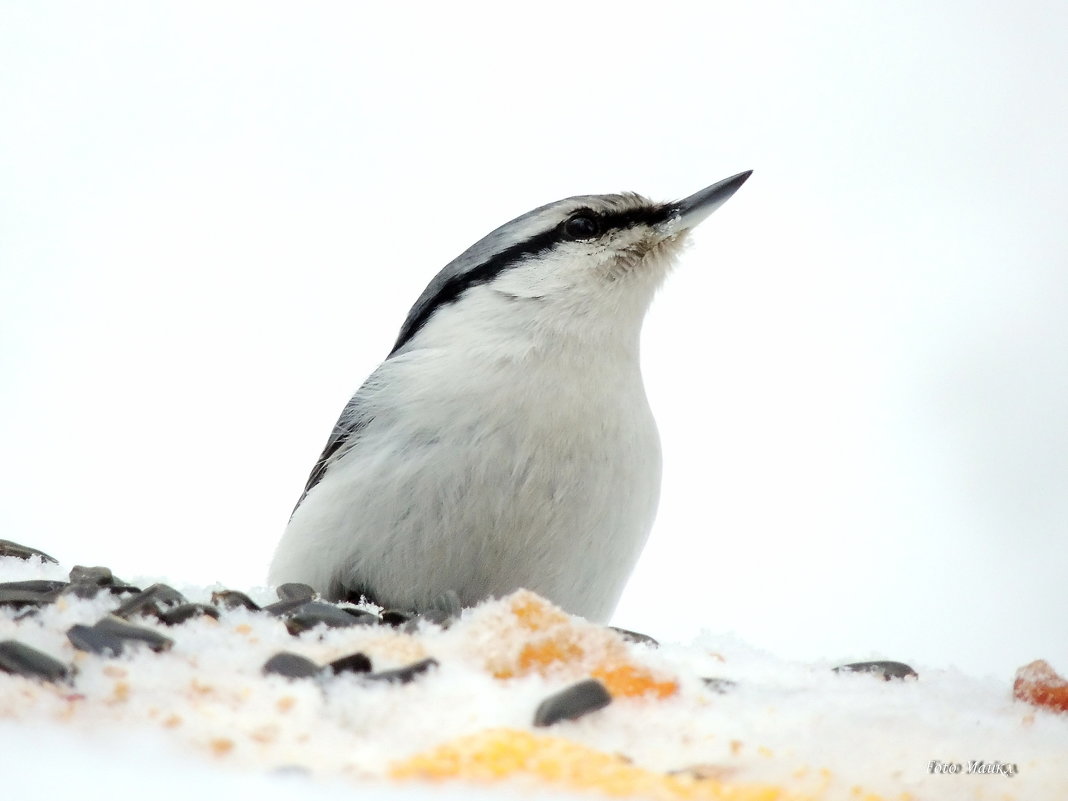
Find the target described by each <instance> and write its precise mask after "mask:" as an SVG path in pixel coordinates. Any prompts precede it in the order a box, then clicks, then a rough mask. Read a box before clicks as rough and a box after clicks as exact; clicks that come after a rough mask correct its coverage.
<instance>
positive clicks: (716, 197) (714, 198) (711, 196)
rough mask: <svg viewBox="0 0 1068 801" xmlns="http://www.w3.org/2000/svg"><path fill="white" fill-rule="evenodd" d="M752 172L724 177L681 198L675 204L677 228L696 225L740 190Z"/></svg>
mask: <svg viewBox="0 0 1068 801" xmlns="http://www.w3.org/2000/svg"><path fill="white" fill-rule="evenodd" d="M752 174H753V171H752V170H746V171H745V172H740V173H738V174H737V175H732V176H731V177H730V178H724V179H723V180H722V181H720V182H719V183H715V184H712V186H709V187H705V188H704V189H702V190H701V191H700V192H697V193H695V194H692V195H690V196H689V197H688V198H686V199H685V200H680V201H679V202H678V203H675V204H673V206H674V214H672V219H674V220H675V221H676V226H677V227H676V228H675V230H676V231H687V230H689V229H690V228H693V227H694V226H696V225H697V224H698V223H699V222H701V221H702V220H704V219H705V217H707V216H708V215H709V214H711V213H712V212H714V211H715V210H716V209H718V208H719V207H720V206H722V205H723V204H724V203H726V202H727V201H728V200H729V199H730V197H731V195H733V194H734V193H735V192H737V191H738V187H740V186H741V185H742V184H744V183H745V182H746V179H748V178H749V176H750V175H752Z"/></svg>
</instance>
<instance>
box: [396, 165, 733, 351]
mask: <svg viewBox="0 0 1068 801" xmlns="http://www.w3.org/2000/svg"><path fill="white" fill-rule="evenodd" d="M750 174H751V171H750V172H743V173H739V174H738V175H735V176H732V177H730V178H727V179H725V180H722V181H720V182H719V183H716V184H713V185H712V186H709V187H707V188H705V189H702V190H701V191H700V192H697V193H696V194H694V195H691V196H690V197H688V198H686V199H684V200H679V201H672V202H667V203H655V202H653V201H651V200H648V199H647V198H644V197H642V196H641V195H636V194H631V193H627V194H619V195H584V196H578V197H571V198H567V199H565V200H559V201H557V202H555V203H550V204H548V205H546V206H541V207H540V208H537V209H534V210H533V211H530V212H527V213H526V214H524V215H522V216H520V217H517V218H516V219H514V220H512V221H511V222H509V223H506V224H504V225H502V226H501V227H500V228H497V229H496V230H495V231H492V232H491V233H489V234H487V235H486V236H485V237H483V238H482V239H480V240H479V241H478V242H476V243H475V244H474V245H472V246H471V247H470V248H468V249H467V250H465V251H464V252H463V253H462V254H460V256H458V257H457V258H456V259H454V260H453V261H452V262H450V263H449V264H448V265H446V267H445V268H444V269H443V270H442V271H441V272H440V273H438V274H437V275H436V276H435V277H434V279H433V280H432V281H431V282H430V284H429V285H428V286H427V288H426V289H425V290H424V291H423V294H422V295H421V296H420V297H419V299H418V300H417V301H416V303H415V305H414V306H413V307H412V309H411V311H410V312H409V313H408V317H407V319H406V320H405V321H404V325H403V326H402V328H401V331H400V336H399V337H398V338H397V343H396V345H395V346H394V348H393V351H392V353H391V354H390V355H391V356H392V355H394V354H396V353H398V352H404V351H408V350H413V349H418V348H421V347H439V346H442V345H448V344H458V345H461V346H462V345H463V344H464V343H465V342H471V338H472V337H485V336H487V335H491V336H492V335H494V334H496V335H499V336H501V337H510V338H511V337H515V336H516V335H517V334H525V335H526V336H527V337H528V338H529V337H534V338H549V339H551V338H553V337H554V336H556V335H560V334H564V335H568V336H579V337H586V335H589V336H590V337H596V336H597V335H599V334H604V335H607V336H615V335H616V334H617V333H619V332H622V331H625V332H627V333H633V336H634V337H635V338H636V337H637V334H638V331H639V330H640V327H641V319H642V317H643V316H644V314H645V310H646V308H647V307H648V305H649V302H650V301H651V300H652V297H653V295H654V293H655V291H656V288H657V287H658V286H659V285H660V283H661V281H662V280H663V278H664V276H665V275H666V274H667V270H668V268H669V267H670V266H671V263H672V262H673V260H674V257H675V255H676V254H677V253H678V252H679V250H680V248H681V246H682V243H683V242H684V241H685V239H686V236H687V234H688V233H689V231H690V230H691V229H693V227H694V226H696V225H697V224H698V223H699V222H701V221H702V220H704V219H705V218H706V217H708V215H710V214H711V213H712V212H713V211H715V210H716V209H717V208H719V207H720V206H721V205H722V204H723V203H725V202H726V201H727V200H728V199H729V198H730V197H731V195H733V194H734V193H735V191H737V189H738V188H739V187H740V186H741V185H742V184H743V183H745V181H746V179H747V178H748V177H749V176H750Z"/></svg>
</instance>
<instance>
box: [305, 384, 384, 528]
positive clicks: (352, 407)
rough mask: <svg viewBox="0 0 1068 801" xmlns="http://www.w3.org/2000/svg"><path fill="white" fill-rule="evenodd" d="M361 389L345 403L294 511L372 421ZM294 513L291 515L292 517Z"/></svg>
mask: <svg viewBox="0 0 1068 801" xmlns="http://www.w3.org/2000/svg"><path fill="white" fill-rule="evenodd" d="M362 391H363V387H361V388H360V391H359V392H357V393H356V394H355V395H353V396H352V399H351V400H350V401H349V402H348V403H347V404H346V405H345V410H344V411H343V412H341V417H339V418H338V421H337V422H336V423H335V424H334V430H333V431H331V432H330V438H329V439H328V440H327V441H326V447H325V448H323V452H322V455H320V456H319V459H318V461H316V463H315V467H313V468H312V471H311V475H309V476H308V483H307V484H305V485H304V492H303V493H301V496H300V500H298V501H297V505H296V506H294V507H293V511H294V512H296V511H297V509H298V508H299V507H300V505H301V504H302V503H303V502H304V499H305V498H307V497H308V493H309V492H311V490H312V487H314V486H315V485H316V484H318V483H319V482H320V481H322V478H323V476H325V475H326V471H327V470H328V469H329V467H330V465H331V464H332V463H333V462H334V461H336V459H337V458H338V457H339V456H340V454H342V453H344V452H345V451H348V450H349V448H350V447H352V446H354V445H355V444H356V435H357V434H358V433H359V432H360V430H361V429H362V428H363V427H364V426H365V425H367V424H368V423H369V422H371V419H372V418H371V417H370V416H369V415H368V414H366V411H365V410H364V409H363V408H362V407H363V403H362V397H361V392H362ZM292 516H293V515H292V514H290V517H291V518H292Z"/></svg>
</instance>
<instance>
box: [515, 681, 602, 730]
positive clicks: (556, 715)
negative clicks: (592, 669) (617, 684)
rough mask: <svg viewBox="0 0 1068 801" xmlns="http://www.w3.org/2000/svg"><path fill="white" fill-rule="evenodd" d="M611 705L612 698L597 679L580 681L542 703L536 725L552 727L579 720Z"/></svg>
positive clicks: (535, 718)
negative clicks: (563, 722) (562, 721)
mask: <svg viewBox="0 0 1068 801" xmlns="http://www.w3.org/2000/svg"><path fill="white" fill-rule="evenodd" d="M610 703H612V696H611V695H609V694H608V690H606V689H605V687H604V685H603V684H601V682H599V681H597V679H587V680H586V681H580V682H579V683H578V684H572V685H571V686H570V687H568V688H567V689H566V690H562V691H560V692H558V693H556V694H555V695H550V696H549V697H548V698H546V699H545V700H544V701H542V702H541V703H540V704H539V705H538V709H537V711H536V712H535V713H534V725H535V726H552V725H553V724H554V723H559V722H560V721H561V720H578V719H579V718H581V717H582V716H583V715H588V714H590V713H591V712H596V711H597V710H598V709H604V708H605V707H606V706H608V705H609V704H610Z"/></svg>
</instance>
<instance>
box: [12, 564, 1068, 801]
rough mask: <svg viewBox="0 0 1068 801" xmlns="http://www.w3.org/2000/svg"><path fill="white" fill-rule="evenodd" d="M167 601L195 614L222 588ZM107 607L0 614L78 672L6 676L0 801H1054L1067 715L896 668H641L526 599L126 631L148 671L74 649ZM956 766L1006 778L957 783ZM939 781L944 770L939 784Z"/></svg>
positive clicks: (719, 651) (79, 604)
mask: <svg viewBox="0 0 1068 801" xmlns="http://www.w3.org/2000/svg"><path fill="white" fill-rule="evenodd" d="M68 569H69V566H61V565H50V564H43V563H42V562H40V561H39V560H28V561H24V560H18V559H10V558H7V559H5V558H0V582H11V581H24V580H29V579H42V578H44V579H57V580H66V579H67V573H68ZM123 578H126V579H128V580H131V581H132V582H133V583H135V584H138V586H148V585H149V584H151V583H152V582H153V581H154V580H158V579H142V578H135V577H129V576H126V577H123ZM169 583H171V584H172V585H175V586H176V587H177V589H179V590H181V591H182V593H183V594H184V595H185V596H186V597H187V598H188V599H189V600H191V601H201V602H207V601H208V600H209V598H210V595H211V591H212V589H218V588H198V587H184V586H181V585H180V584H176V583H175V582H174V581H171V582H169ZM250 594H251V595H252V596H253V597H254V599H255V600H257V601H258V602H260V603H269V602H271V601H272V600H274V598H273V595H272V594H269V593H267V592H266V591H260V592H253V593H250ZM118 602H119V599H118V598H117V597H116V596H113V595H111V594H110V593H106V592H105V593H102V594H100V595H97V596H96V597H95V598H90V599H82V598H77V597H74V596H70V597H68V596H64V597H62V598H61V599H59V600H57V601H56V602H54V603H51V604H49V605H45V606H42V607H41V608H40V611H39V612H37V613H36V614H33V615H23V616H21V617H19V614H20V613H19V612H18V611H16V610H14V609H11V608H8V607H0V641H4V640H17V641H19V642H22V643H25V644H26V645H29V646H32V647H34V648H37V649H39V650H40V651H43V652H45V653H47V654H50V655H52V656H53V657H56V658H57V659H59V660H60V661H62V662H64V663H66V664H69V665H72V666H74V667H75V668H76V671H77V672H76V675H75V678H74V679H73V683H72V684H63V683H58V684H50V683H46V682H40V681H37V680H33V679H27V678H23V677H17V676H9V675H7V674H4V673H2V672H0V754H2V755H3V756H2V761H3V765H4V774H5V775H4V779H3V786H4V788H5V791H6V792H7V793H8V794H10V797H12V798H20V797H29V796H30V794H31V793H32V794H33V795H34V796H35V797H49V796H53V795H59V793H60V792H64V793H66V792H69V790H70V788H72V787H74V786H77V787H78V793H79V795H80V796H81V797H87V798H97V797H100V798H103V797H105V796H107V797H109V798H110V797H112V796H113V795H114V792H115V791H116V789H117V788H121V791H122V792H123V793H124V794H126V795H129V794H131V793H134V794H140V793H142V792H151V794H152V797H153V798H154V799H170V798H175V799H177V798H179V797H181V798H182V799H186V798H188V797H190V795H192V794H200V795H202V796H203V797H205V798H223V797H234V795H235V794H237V797H246V796H247V797H252V796H253V795H254V796H255V797H257V798H259V799H261V800H262V801H268V800H269V799H273V798H276V797H277V798H283V797H285V798H292V796H293V794H295V793H299V794H302V795H304V794H311V793H315V794H317V795H323V794H326V793H329V794H330V795H331V796H332V797H339V798H344V797H349V796H351V797H354V798H355V797H368V795H370V796H371V797H374V798H382V799H386V801H391V799H399V800H403V799H423V798H433V799H451V798H473V799H478V798H487V799H492V798H504V797H508V798H511V797H516V795H520V796H522V797H533V798H564V797H569V793H573V792H575V791H577V790H581V789H583V788H585V789H587V790H592V791H597V790H612V791H614V792H615V793H616V794H624V795H625V794H626V793H627V792H631V793H632V794H636V797H657V798H665V799H667V798H728V797H729V798H734V799H749V798H753V799H755V798H761V799H766V800H770V799H774V798H780V799H786V798H813V799H815V798H819V799H832V798H833V799H837V798H851V799H856V798H871V799H875V798H878V799H902V798H912V799H927V798H932V799H991V800H993V799H998V800H999V801H1003V800H1004V799H1020V801H1024V800H1025V799H1026V801H1042V800H1043V799H1050V801H1054V799H1057V800H1058V801H1059V800H1060V799H1063V798H1065V797H1068V714H1064V715H1057V714H1053V713H1050V712H1047V711H1044V710H1038V709H1035V708H1033V707H1031V706H1029V705H1027V704H1024V703H1021V702H1019V701H1014V700H1013V698H1012V688H1011V687H1009V686H1006V685H1004V684H1002V683H1000V682H998V681H996V680H993V679H984V680H979V679H975V678H972V677H969V676H967V675H963V674H961V673H957V672H949V671H944V670H942V671H939V670H930V669H925V667H924V666H923V665H913V667H914V668H916V670H917V671H918V672H919V678H918V679H908V680H903V681H902V680H893V681H883V680H881V679H880V678H877V677H874V676H870V675H861V674H856V675H843V674H836V673H834V672H832V670H831V668H832V665H831V664H830V663H816V664H800V663H790V662H785V661H782V660H780V659H776V658H775V657H773V656H771V655H769V654H765V653H760V652H757V651H755V650H753V649H752V648H750V647H748V646H746V645H745V644H744V643H742V642H739V641H737V640H735V639H731V638H724V637H715V636H707V637H705V638H703V639H701V640H699V641H698V642H695V643H693V644H690V645H678V644H668V643H664V644H662V645H661V647H660V648H659V649H654V648H651V647H648V646H645V645H639V644H634V643H627V642H624V641H622V640H621V639H620V638H619V637H618V636H617V635H616V634H614V633H613V632H611V631H609V630H607V629H604V628H602V627H599V626H594V625H591V624H588V623H586V622H585V621H582V620H581V619H578V618H569V617H567V616H565V615H562V614H561V613H559V612H558V611H556V610H554V609H552V608H551V607H549V606H548V605H547V604H545V603H543V602H541V601H540V600H539V599H537V598H536V597H533V596H528V595H519V596H512V597H511V598H508V599H503V600H501V601H496V602H492V603H489V604H484V605H483V606H481V607H479V608H477V609H474V610H468V611H466V612H465V613H464V614H463V616H462V618H461V619H460V620H458V621H456V622H454V623H453V625H451V626H450V627H449V628H448V629H441V628H439V627H437V626H431V625H423V626H421V627H420V629H419V630H418V631H417V632H415V633H405V632H404V631H402V630H400V629H394V628H390V627H387V626H354V627H351V628H342V629H332V630H325V629H323V628H321V627H320V628H317V629H314V630H312V631H308V632H305V633H303V634H301V635H299V636H297V637H294V636H292V635H290V634H289V633H288V632H287V630H286V628H285V626H284V625H283V623H282V622H281V621H280V620H279V618H277V617H271V616H269V615H267V614H265V613H259V612H252V611H249V610H245V609H234V610H226V611H222V613H221V615H220V618H219V620H218V621H216V620H212V619H210V618H206V617H201V618H197V619H193V620H190V621H189V622H186V623H184V624H181V625H177V626H170V627H168V626H164V625H162V624H160V623H159V622H158V621H154V620H152V619H148V618H133V619H131V622H135V623H137V624H138V625H143V626H145V627H148V628H152V629H155V630H158V631H160V632H162V633H164V634H165V635H166V636H167V637H169V638H171V639H172V640H173V641H174V645H173V647H172V648H170V650H168V651H166V652H163V653H154V652H152V651H151V650H149V649H148V648H143V647H141V648H129V649H127V652H126V653H124V654H123V655H121V656H118V657H105V656H101V655H94V654H87V653H84V652H79V651H77V650H76V649H74V648H73V647H72V645H71V644H70V642H69V641H68V639H67V636H66V632H67V630H68V629H69V628H70V627H71V626H73V625H75V624H86V625H89V624H92V623H94V622H96V621H97V620H99V619H100V618H101V617H102V616H104V615H106V614H107V613H108V612H109V611H111V610H112V609H114V607H115V606H116V605H117V604H118ZM283 650H285V651H292V652H295V653H299V654H302V655H304V656H306V657H308V658H310V659H312V660H314V661H316V662H317V663H319V664H324V663H326V662H329V661H331V660H333V659H336V658H338V657H341V656H345V655H347V654H351V653H353V652H357V651H359V652H362V653H365V654H367V655H368V656H369V657H370V659H371V661H372V663H373V665H374V670H375V671H381V670H389V669H392V668H397V667H401V666H404V665H407V664H410V663H412V662H415V661H417V660H419V659H423V658H425V657H433V658H434V659H436V660H437V661H438V663H439V666H438V667H437V668H436V669H435V670H432V671H430V672H428V673H426V674H424V675H421V676H419V677H418V678H417V679H416V680H414V681H412V682H410V683H408V684H403V685H397V684H388V683H372V682H368V681H366V680H364V679H363V678H361V676H359V675H337V676H333V677H328V678H322V679H299V680H290V679H286V678H282V677H280V676H264V675H263V674H262V671H261V668H262V666H263V664H264V663H265V662H266V661H267V660H268V659H269V658H270V657H271V656H272V655H274V654H276V653H278V652H279V651H283ZM886 656H887V657H888V658H892V657H893V655H892V654H888V655H886ZM1033 656H1034V657H1035V658H1039V657H1041V656H1042V654H1035V655H1033ZM590 675H597V676H607V677H608V679H606V682H607V683H608V685H609V687H610V688H612V690H613V702H612V703H611V704H610V705H609V706H607V707H606V708H604V709H601V710H599V711H596V712H592V713H590V714H588V715H586V716H584V717H582V718H580V719H578V720H574V721H565V722H562V723H558V724H556V725H554V726H551V727H548V728H536V727H534V726H533V725H532V724H533V717H534V710H535V709H536V708H537V707H538V705H539V703H540V702H541V701H542V700H544V699H545V698H546V697H548V696H550V695H552V694H554V693H556V692H558V691H560V690H562V689H564V688H566V687H568V686H569V685H572V684H574V683H575V682H577V681H580V680H582V679H585V678H588V677H589V676H590ZM711 677H715V678H721V679H728V680H731V681H732V682H734V685H733V686H731V687H730V688H728V690H727V691H726V692H718V691H716V689H715V688H712V687H710V686H709V685H707V684H706V682H705V681H703V679H705V678H711ZM613 682H614V683H613ZM643 689H645V690H648V691H649V692H648V694H645V695H642V693H641V691H642V690H643ZM487 732H489V733H488V734H487ZM523 749H528V750H526V751H524V750H523ZM457 754H459V755H460V756H459V757H457V756H456V755H457ZM517 754H526V756H522V757H521V756H517ZM620 757H625V760H624V759H621V758H620ZM972 760H982V761H984V763H985V764H986V765H988V766H989V765H991V764H995V763H999V764H1002V765H1004V766H1011V767H1008V769H1009V770H1010V772H1014V773H1015V775H1012V776H1008V775H1005V774H1004V773H995V774H972V775H968V770H969V762H971V761H972ZM935 761H937V762H940V763H943V764H946V765H950V766H953V765H957V764H959V765H961V772H960V773H948V772H947V773H943V772H936V773H932V772H931V767H930V766H931V763H932V762H935ZM602 762H603V763H604V765H602V767H596V766H597V765H601V764H602ZM605 765H606V766H607V767H604V766H605ZM602 768H603V769H602ZM950 770H952V768H950ZM487 771H488V773H487ZM679 771H682V773H681V774H680V773H678V772H679ZM489 774H493V775H495V776H498V777H499V778H498V779H497V780H496V781H495V782H494V783H491V784H485V783H483V784H482V785H481V787H480V788H479V789H477V790H475V789H471V787H470V786H469V785H468V784H467V783H466V782H468V781H470V780H472V779H477V778H478V777H479V776H484V775H489ZM401 776H406V777H408V778H404V779H402V778H400V777H401ZM413 776H414V777H416V778H411V777H413ZM419 777H422V778H419ZM428 777H439V778H441V777H443V778H444V779H445V780H444V781H438V782H436V783H430V782H429V781H428V780H427V779H428ZM705 777H711V778H705ZM858 788H859V789H858ZM224 794H225V795H224ZM865 794H870V795H865ZM587 797H588V796H587Z"/></svg>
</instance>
